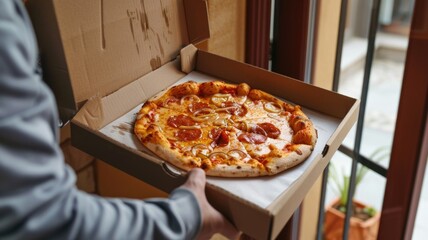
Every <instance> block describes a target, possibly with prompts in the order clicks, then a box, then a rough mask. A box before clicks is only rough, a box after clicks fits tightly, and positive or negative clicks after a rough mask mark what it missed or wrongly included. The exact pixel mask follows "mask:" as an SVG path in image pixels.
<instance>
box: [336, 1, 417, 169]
mask: <svg viewBox="0 0 428 240" xmlns="http://www.w3.org/2000/svg"><path fill="white" fill-rule="evenodd" d="M371 2H372V1H352V0H350V1H349V7H348V19H347V27H346V35H345V41H344V45H343V51H342V62H341V73H340V80H339V89H338V91H339V92H340V93H342V94H345V95H348V96H351V97H354V98H360V97H361V92H362V85H363V78H364V65H365V57H366V55H367V41H368V39H367V37H368V31H369V24H370V23H369V19H370V14H371ZM381 3H382V4H381V10H380V16H379V28H378V29H379V30H378V32H377V35H376V44H375V49H374V59H373V64H372V66H371V74H370V84H369V91H368V98H367V105H366V111H365V120H364V129H363V135H362V142H361V154H363V155H364V156H366V157H367V158H370V157H371V156H373V154H374V153H375V152H377V151H384V152H390V149H391V146H392V140H393V135H394V129H395V120H396V116H397V110H398V102H399V97H400V92H401V82H402V78H403V72H404V62H405V56H406V51H407V44H408V31H409V24H410V18H411V14H412V12H411V11H410V9H412V4H413V0H410V1H401V0H398V1H392V0H382V1H381ZM355 128H356V127H355V126H354V128H353V130H351V133H350V134H349V135H348V136H347V137H346V139H345V141H344V145H346V146H347V147H349V148H351V149H352V148H353V147H354V141H355ZM374 160H376V161H379V164H381V165H383V166H384V167H385V168H387V167H388V165H389V157H383V158H381V159H374Z"/></svg>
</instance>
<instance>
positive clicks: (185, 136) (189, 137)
mask: <svg viewBox="0 0 428 240" xmlns="http://www.w3.org/2000/svg"><path fill="white" fill-rule="evenodd" d="M175 136H176V137H177V138H178V139H179V140H180V141H194V140H198V139H199V138H200V137H201V136H202V131H201V129H180V130H178V131H177V132H176V133H175Z"/></svg>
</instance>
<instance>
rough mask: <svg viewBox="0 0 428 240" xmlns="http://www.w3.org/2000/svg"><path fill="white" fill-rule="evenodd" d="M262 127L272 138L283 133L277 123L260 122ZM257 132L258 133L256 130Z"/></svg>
mask: <svg viewBox="0 0 428 240" xmlns="http://www.w3.org/2000/svg"><path fill="white" fill-rule="evenodd" d="M257 125H258V126H259V127H260V128H262V129H263V130H264V131H265V133H266V134H267V136H268V137H270V138H278V137H279V135H280V134H281V130H279V129H278V128H277V127H276V126H275V125H273V124H272V123H268V122H266V123H259V124H257ZM256 133H258V132H257V131H256Z"/></svg>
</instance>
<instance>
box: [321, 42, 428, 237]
mask: <svg viewBox="0 0 428 240" xmlns="http://www.w3.org/2000/svg"><path fill="white" fill-rule="evenodd" d="M376 45H377V46H378V48H377V50H378V51H377V52H376V55H375V60H374V63H373V67H372V72H371V78H370V85H369V95H368V101H367V108H366V115H365V122H364V131H363V138H362V146H361V152H362V153H363V154H364V155H366V156H370V154H371V153H373V152H374V151H375V150H376V149H378V148H381V147H384V148H386V149H390V146H391V145H392V140H393V132H394V127H395V119H396V115H397V109H398V101H399V97H400V90H401V81H402V76H403V71H404V64H403V63H404V58H405V50H406V48H407V39H406V38H403V37H396V36H391V35H385V34H378V37H377V43H376ZM366 48H367V42H366V41H365V40H364V39H351V40H349V41H347V42H345V46H344V49H343V56H342V69H344V71H343V73H344V74H343V78H342V79H341V82H340V86H339V92H341V93H343V94H345V95H349V96H351V97H355V98H360V95H361V86H362V79H363V74H364V71H363V67H364V61H363V60H362V59H363V58H364V56H365V52H366ZM385 49H387V50H388V51H385ZM354 131H355V129H354V130H353V131H351V133H350V134H349V136H348V137H347V139H346V140H345V141H344V144H345V145H348V146H350V147H353V142H354V135H355V133H354ZM332 163H333V164H335V165H336V166H337V167H338V170H339V171H342V172H344V173H345V174H346V175H348V173H349V172H350V166H351V160H350V158H348V157H346V156H345V155H343V154H341V153H337V154H336V155H335V156H334V157H333V159H332ZM380 164H382V165H384V166H385V167H387V166H388V160H386V161H382V162H380ZM426 172H427V174H428V170H427V171H426ZM427 179H428V175H426V178H425V183H424V187H423V190H422V194H421V198H420V204H419V210H418V215H417V219H416V223H415V228H414V235H413V239H414V240H419V239H420V240H422V239H426V236H428V190H427V188H428V180H427ZM385 184H386V180H385V178H383V177H382V176H379V175H378V174H376V173H373V172H369V173H368V174H367V175H366V177H365V178H364V180H363V181H362V183H361V184H360V185H359V187H358V189H357V192H356V195H355V198H356V199H358V200H360V201H363V202H366V203H370V204H371V205H372V206H373V207H374V208H376V209H378V210H380V209H382V202H383V193H384V189H385ZM334 197H335V195H334V193H333V191H332V189H331V188H329V189H328V191H327V197H326V203H329V201H330V200H332V199H333V198H334Z"/></svg>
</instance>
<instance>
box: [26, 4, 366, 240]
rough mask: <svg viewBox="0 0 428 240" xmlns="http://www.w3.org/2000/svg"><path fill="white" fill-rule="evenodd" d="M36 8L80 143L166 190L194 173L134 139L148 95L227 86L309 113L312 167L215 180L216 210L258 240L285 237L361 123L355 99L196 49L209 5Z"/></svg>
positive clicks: (58, 89) (52, 72) (44, 53)
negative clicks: (191, 85) (208, 84)
mask: <svg viewBox="0 0 428 240" xmlns="http://www.w3.org/2000/svg"><path fill="white" fill-rule="evenodd" d="M28 9H29V12H30V16H31V18H32V21H33V24H34V27H35V30H36V34H37V37H38V41H39V46H40V55H41V60H42V65H43V69H44V75H45V78H46V80H47V82H48V84H49V85H50V86H51V88H52V89H53V90H54V92H55V94H56V97H57V102H58V105H59V108H60V109H61V110H62V111H63V112H67V113H70V114H71V115H74V117H73V119H72V120H71V140H72V143H73V145H75V146H76V147H78V148H80V149H81V150H83V151H86V152H87V153H89V154H91V155H93V156H95V157H97V158H99V159H102V160H103V161H105V162H107V163H109V164H111V165H112V166H114V167H116V168H118V169H120V170H122V171H124V172H126V173H128V174H130V175H132V176H135V177H137V178H139V179H141V180H143V181H145V182H147V183H149V184H151V185H153V186H155V187H157V188H159V189H161V190H163V191H165V192H170V191H172V190H173V189H174V188H176V187H178V186H179V185H181V184H182V183H183V182H184V181H185V174H186V173H185V172H183V171H181V170H179V169H176V168H174V167H173V166H171V165H169V164H168V163H166V162H165V161H163V160H161V159H159V158H158V157H156V156H155V155H154V154H152V153H151V152H150V151H148V150H147V149H145V148H144V147H142V145H141V144H139V142H138V140H137V139H136V138H135V136H134V135H133V134H132V127H133V126H132V124H133V119H134V118H135V114H136V112H137V111H138V109H139V108H140V107H141V105H142V104H143V103H144V101H145V100H147V99H148V98H150V97H152V96H154V95H156V94H158V93H159V92H161V91H162V90H164V89H166V88H168V87H170V86H172V85H174V84H178V83H181V82H184V81H187V80H194V81H210V80H223V81H226V82H231V83H241V82H246V83H248V84H249V85H250V86H251V87H252V88H258V89H261V90H264V91H266V92H269V93H271V94H273V95H275V96H277V97H279V98H282V99H284V100H286V101H288V102H290V103H293V104H299V105H301V106H302V107H303V111H304V112H305V113H307V115H308V116H309V117H310V118H311V120H312V121H313V122H314V124H315V127H316V129H317V131H318V141H317V144H316V147H315V149H314V151H313V153H312V154H311V156H310V157H309V158H308V159H307V160H306V161H305V162H303V163H302V164H300V165H298V166H296V167H294V168H292V169H290V170H288V171H285V172H283V173H281V174H278V175H274V176H270V177H259V178H235V179H233V178H215V177H208V178H207V189H206V191H207V197H208V199H209V201H210V202H211V204H212V205H214V206H215V207H216V208H218V209H219V210H220V211H221V212H222V213H223V214H224V215H225V216H227V217H228V218H229V219H230V221H231V222H232V223H233V224H235V225H236V226H237V228H238V229H240V230H241V231H243V232H245V233H246V234H247V235H249V236H251V237H253V238H255V239H274V238H275V237H276V236H278V234H279V233H280V231H281V230H282V229H283V227H284V226H285V224H286V223H287V221H288V219H289V218H290V216H291V215H292V214H293V212H294V211H295V210H296V209H297V207H298V206H299V205H300V203H301V202H302V200H303V198H304V196H305V195H306V194H307V192H308V191H309V189H310V188H311V186H312V185H313V184H314V182H315V180H316V179H317V178H318V177H319V176H320V175H321V173H322V171H323V169H324V168H325V167H326V165H327V163H328V162H329V160H330V158H331V157H332V156H333V154H334V153H335V151H336V150H337V149H338V147H339V145H340V144H341V142H342V141H343V139H344V137H345V136H346V134H347V133H348V131H349V130H350V129H351V127H352V125H353V124H354V123H355V121H356V118H357V114H358V108H359V102H358V100H356V99H352V98H349V97H346V96H343V95H340V94H338V93H334V92H331V91H327V90H324V89H321V88H318V87H315V86H312V85H308V84H305V83H303V82H301V81H298V80H295V79H292V78H289V77H287V76H283V75H279V74H275V73H272V72H269V71H266V70H264V69H260V68H257V67H254V66H251V65H247V64H244V63H241V62H237V61H234V60H230V59H227V58H224V57H221V56H218V55H215V54H212V53H209V52H206V51H203V50H199V49H197V48H196V47H195V46H194V45H193V44H196V43H198V42H200V41H202V40H204V39H207V38H209V27H208V16H207V9H206V3H205V1H201V0H164V1H157V0H144V1H133V0H126V1H103V0H98V1H95V0H94V1H87V0H37V1H30V2H29V5H28ZM124 187H126V186H124Z"/></svg>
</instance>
